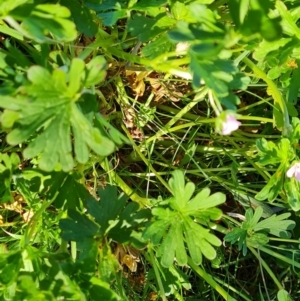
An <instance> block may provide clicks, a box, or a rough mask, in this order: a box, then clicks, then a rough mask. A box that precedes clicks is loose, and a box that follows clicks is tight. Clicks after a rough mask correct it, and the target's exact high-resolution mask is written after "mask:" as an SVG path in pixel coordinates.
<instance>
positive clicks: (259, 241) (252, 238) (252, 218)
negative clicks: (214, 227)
mask: <svg viewBox="0 0 300 301" xmlns="http://www.w3.org/2000/svg"><path fill="white" fill-rule="evenodd" d="M290 215H291V214H290V213H283V214H280V215H276V214H273V215H272V216H270V217H268V218H266V219H263V220H261V221H259V220H260V219H261V217H262V216H263V208H262V207H260V206H259V207H257V208H256V209H255V211H254V213H253V210H252V208H249V209H247V210H246V213H245V221H244V222H243V223H242V225H241V227H240V228H238V227H236V228H234V229H233V230H232V231H231V232H229V233H227V234H226V235H225V238H224V239H225V241H227V242H230V243H231V244H234V243H236V242H238V248H239V250H242V249H243V255H246V254H247V246H252V247H256V248H257V247H259V246H261V245H265V244H267V243H268V241H269V238H268V234H272V235H274V236H277V237H280V238H289V237H290V236H291V235H290V232H289V230H292V229H294V227H295V222H294V221H292V220H288V219H287V218H288V217H289V216H290Z"/></svg>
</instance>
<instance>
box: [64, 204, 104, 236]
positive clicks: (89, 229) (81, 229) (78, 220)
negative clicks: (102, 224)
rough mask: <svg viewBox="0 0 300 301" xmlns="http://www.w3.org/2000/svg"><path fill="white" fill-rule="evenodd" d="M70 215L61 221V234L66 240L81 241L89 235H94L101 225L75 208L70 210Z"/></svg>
mask: <svg viewBox="0 0 300 301" xmlns="http://www.w3.org/2000/svg"><path fill="white" fill-rule="evenodd" d="M68 216H69V218H67V219H61V220H60V221H59V227H60V228H61V230H62V234H61V236H62V238H63V239H64V240H66V241H81V240H83V239H85V238H87V237H94V236H95V235H96V234H97V233H98V231H99V226H98V225H97V224H96V223H94V222H92V221H91V220H90V219H89V218H88V217H87V216H85V215H82V214H80V213H79V212H78V211H75V210H73V209H69V210H68Z"/></svg>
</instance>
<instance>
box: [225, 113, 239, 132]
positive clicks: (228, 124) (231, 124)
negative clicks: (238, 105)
mask: <svg viewBox="0 0 300 301" xmlns="http://www.w3.org/2000/svg"><path fill="white" fill-rule="evenodd" d="M240 125H241V123H240V122H239V121H237V120H236V118H235V117H234V116H233V115H230V114H227V115H226V120H225V121H224V122H223V124H222V134H223V135H230V134H231V133H232V132H234V131H236V130H237V129H238V128H239V126H240Z"/></svg>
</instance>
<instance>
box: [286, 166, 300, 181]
mask: <svg viewBox="0 0 300 301" xmlns="http://www.w3.org/2000/svg"><path fill="white" fill-rule="evenodd" d="M286 176H287V177H288V178H292V177H295V178H296V179H297V181H300V162H297V163H295V164H294V165H292V166H291V167H290V169H289V170H288V171H287V172H286Z"/></svg>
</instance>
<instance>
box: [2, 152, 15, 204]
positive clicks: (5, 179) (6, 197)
mask: <svg viewBox="0 0 300 301" xmlns="http://www.w3.org/2000/svg"><path fill="white" fill-rule="evenodd" d="M19 163H20V159H19V157H18V155H17V154H15V153H11V154H10V156H9V155H8V154H0V202H1V203H5V202H9V201H12V200H13V197H12V193H11V184H12V179H13V175H14V172H15V170H16V169H17V168H18V165H19Z"/></svg>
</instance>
